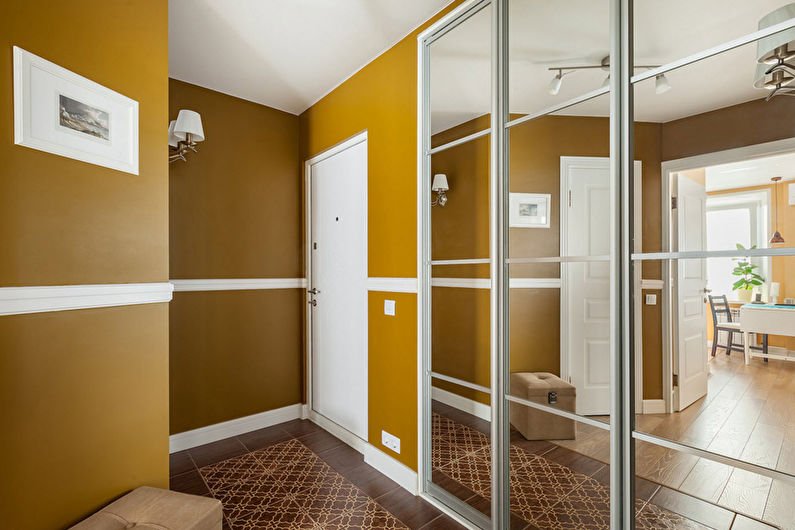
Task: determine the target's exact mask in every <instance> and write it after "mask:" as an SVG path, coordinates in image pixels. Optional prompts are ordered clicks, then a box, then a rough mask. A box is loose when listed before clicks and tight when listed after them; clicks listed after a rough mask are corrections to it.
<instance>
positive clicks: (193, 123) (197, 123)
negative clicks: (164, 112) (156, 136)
mask: <svg viewBox="0 0 795 530" xmlns="http://www.w3.org/2000/svg"><path fill="white" fill-rule="evenodd" d="M174 134H175V135H176V136H180V135H182V136H184V137H187V135H188V134H192V135H193V137H192V138H193V141H194V142H201V141H202V140H204V128H203V127H202V117H201V115H200V114H199V113H198V112H196V111H193V110H186V109H182V110H180V111H179V114H178V115H177V123H176V125H175V126H174Z"/></svg>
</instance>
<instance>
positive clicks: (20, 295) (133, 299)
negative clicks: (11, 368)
mask: <svg viewBox="0 0 795 530" xmlns="http://www.w3.org/2000/svg"><path fill="white" fill-rule="evenodd" d="M173 290H174V286H173V285H171V284H170V283H168V282H157V283H106V284H93V285H37V286H31V287H0V316H4V315H21V314H26V313H44V312H49V311H69V310H74V309H93V308H97V307H114V306H124V305H138V304H157V303H161V302H170V301H171V296H172V294H171V293H172V292H173Z"/></svg>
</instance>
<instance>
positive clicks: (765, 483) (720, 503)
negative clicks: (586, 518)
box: [635, 441, 795, 530]
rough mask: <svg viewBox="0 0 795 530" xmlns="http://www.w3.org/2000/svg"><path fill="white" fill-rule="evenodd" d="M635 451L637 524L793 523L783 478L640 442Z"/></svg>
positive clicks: (789, 488) (794, 491)
mask: <svg viewBox="0 0 795 530" xmlns="http://www.w3.org/2000/svg"><path fill="white" fill-rule="evenodd" d="M635 451H636V456H635V468H636V473H637V477H638V478H637V479H636V485H635V497H636V504H635V505H636V508H637V515H636V518H637V528H649V529H651V528H655V529H656V528H704V527H708V528H730V527H731V528H753V529H759V530H764V529H765V528H771V529H772V528H791V527H792V522H793V520H795V518H794V517H795V510H794V509H793V505H795V486H793V485H791V484H789V483H787V482H785V481H783V480H780V479H773V478H770V477H767V476H764V475H760V474H758V473H754V472H752V471H748V470H744V469H740V468H737V467H734V466H730V465H727V464H723V463H720V462H715V461H713V460H710V459H707V458H701V457H699V456H696V455H693V454H687V453H683V452H680V451H676V450H674V449H668V448H665V447H661V446H658V445H654V444H651V443H647V442H644V441H636V445H635ZM641 477H642V478H641Z"/></svg>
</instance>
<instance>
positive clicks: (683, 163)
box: [660, 138, 795, 413]
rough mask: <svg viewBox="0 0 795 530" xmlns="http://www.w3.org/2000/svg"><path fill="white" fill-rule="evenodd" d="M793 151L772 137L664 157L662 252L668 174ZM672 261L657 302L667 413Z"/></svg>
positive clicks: (667, 232) (794, 142) (667, 247)
mask: <svg viewBox="0 0 795 530" xmlns="http://www.w3.org/2000/svg"><path fill="white" fill-rule="evenodd" d="M792 151H795V138H785V139H783V140H775V141H772V142H765V143H761V144H754V145H747V146H744V147H737V148H734V149H726V150H723V151H715V152H712V153H704V154H701V155H695V156H689V157H685V158H677V159H674V160H666V161H664V162H662V164H661V165H660V168H661V178H660V185H661V186H662V193H660V196H661V198H662V204H661V205H660V206H661V211H662V247H663V248H662V249H661V251H662V252H670V251H671V248H673V247H672V244H671V238H672V237H673V234H672V231H671V224H672V215H671V196H672V190H671V175H672V174H673V173H677V172H679V171H686V170H688V169H698V168H702V167H706V166H714V165H718V164H728V163H730V162H741V161H743V160H752V159H754V158H761V157H765V156H771V155H776V154H779V153H788V152H792ZM672 266H673V264H672V263H671V262H670V261H669V262H668V264H667V266H666V264H665V262H664V261H661V262H660V269H661V273H662V278H663V282H664V287H663V289H662V295H661V304H662V317H663V322H662V325H663V328H662V331H663V333H662V337H663V356H662V358H663V359H662V360H663V366H662V370H663V372H662V374H663V400H664V401H665V412H667V413H670V412H673V410H674V391H673V319H672V318H671V313H672V311H673V308H672V307H671V302H672V300H673V298H672V296H673V294H672V293H673V291H672V289H674V288H675V285H674V281H672V279H673V269H672Z"/></svg>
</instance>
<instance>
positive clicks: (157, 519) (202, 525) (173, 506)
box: [72, 486, 223, 530]
mask: <svg viewBox="0 0 795 530" xmlns="http://www.w3.org/2000/svg"><path fill="white" fill-rule="evenodd" d="M222 522H223V512H222V510H221V502H220V501H218V500H216V499H210V498H209V497H199V496H196V495H188V494H185V493H177V492H176V491H169V490H162V489H158V488H150V487H148V486H142V487H140V488H137V489H135V490H133V491H131V492H130V493H128V494H127V495H125V496H124V497H122V498H120V499H118V500H117V501H115V502H112V503H111V504H109V505H107V506H105V507H104V508H103V509H101V510H100V511H98V512H97V513H95V514H94V515H92V516H91V517H89V518H88V519H86V520H85V521H83V522H81V523H78V524H76V525H75V526H73V527H72V530H121V529H122V528H140V529H142V530H143V529H152V530H154V529H157V530H221V525H222Z"/></svg>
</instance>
